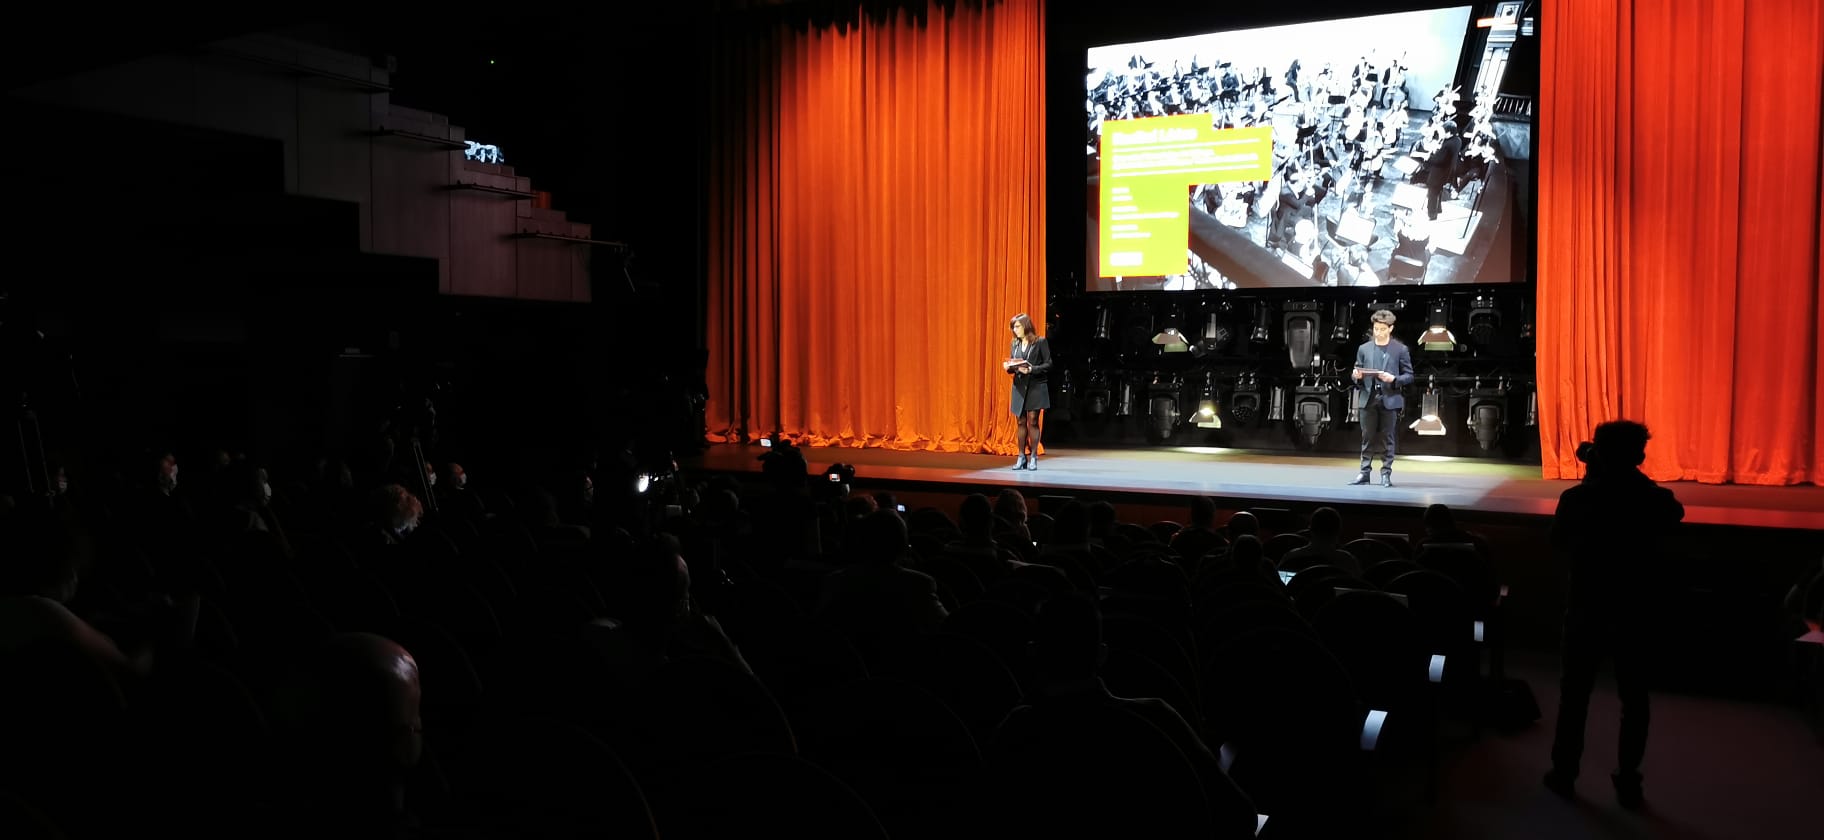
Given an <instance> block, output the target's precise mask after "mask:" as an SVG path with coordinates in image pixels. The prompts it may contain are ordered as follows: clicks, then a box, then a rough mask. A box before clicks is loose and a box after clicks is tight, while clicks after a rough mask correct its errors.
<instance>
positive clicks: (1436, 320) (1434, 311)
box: [1419, 300, 1457, 351]
mask: <svg viewBox="0 0 1824 840" xmlns="http://www.w3.org/2000/svg"><path fill="white" fill-rule="evenodd" d="M1429 324H1430V326H1428V327H1426V329H1425V334H1424V335H1421V336H1419V348H1420V349H1422V350H1444V351H1450V350H1455V349H1457V337H1456V336H1455V335H1452V334H1451V332H1450V301H1448V300H1440V301H1437V302H1436V303H1433V304H1432V305H1431V320H1430V321H1429Z"/></svg>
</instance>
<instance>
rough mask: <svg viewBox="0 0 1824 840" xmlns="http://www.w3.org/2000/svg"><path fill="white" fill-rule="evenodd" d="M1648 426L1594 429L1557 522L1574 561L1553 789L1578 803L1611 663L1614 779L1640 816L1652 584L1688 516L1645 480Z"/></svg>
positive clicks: (1555, 530) (1555, 532)
mask: <svg viewBox="0 0 1824 840" xmlns="http://www.w3.org/2000/svg"><path fill="white" fill-rule="evenodd" d="M1648 437H1649V435H1648V434H1647V427H1645V426H1643V425H1641V424H1639V423H1635V422H1632V421H1628V420H1615V421H1611V422H1608V423H1604V424H1602V425H1600V426H1597V427H1596V435H1595V443H1594V444H1593V445H1591V444H1587V443H1586V444H1583V445H1581V446H1579V447H1578V450H1577V457H1578V458H1579V459H1580V460H1583V461H1584V462H1586V463H1587V464H1589V469H1588V472H1587V474H1586V475H1585V477H1584V480H1583V483H1581V484H1579V485H1577V486H1576V487H1572V488H1570V489H1569V490H1566V491H1564V494H1563V495H1562V496H1559V498H1558V512H1557V514H1556V515H1555V517H1554V518H1553V520H1552V545H1553V547H1554V548H1556V549H1557V550H1558V551H1560V552H1562V553H1564V554H1565V555H1566V556H1567V557H1568V558H1569V560H1570V570H1571V578H1570V594H1569V599H1568V605H1567V607H1566V609H1565V620H1564V665H1563V668H1564V671H1563V675H1562V678H1561V683H1560V689H1559V696H1558V732H1557V735H1556V737H1555V738H1554V739H1553V740H1552V770H1551V772H1549V773H1547V774H1546V776H1545V785H1546V787H1548V788H1550V789H1551V790H1552V791H1553V792H1554V793H1557V794H1559V795H1560V796H1570V795H1571V794H1572V792H1573V790H1574V785H1575V784H1576V781H1577V771H1578V764H1579V762H1580V760H1581V759H1582V757H1583V730H1584V722H1585V719H1586V718H1587V717H1588V716H1589V707H1590V691H1591V689H1592V688H1593V687H1594V685H1595V682H1596V669H1597V667H1598V666H1599V665H1600V664H1601V662H1602V660H1603V658H1604V657H1608V658H1610V659H1612V660H1613V661H1614V664H1615V689H1616V692H1617V693H1618V694H1620V695H1621V744H1620V748H1619V752H1618V755H1617V764H1618V766H1617V767H1616V769H1615V773H1614V776H1613V779H1614V782H1615V796H1616V799H1617V800H1619V801H1620V803H1621V804H1622V805H1623V806H1624V807H1627V808H1639V807H1640V806H1641V805H1642V803H1643V797H1642V794H1641V778H1640V761H1641V757H1642V756H1643V755H1644V754H1645V753H1646V749H1647V717H1648V710H1647V686H1646V683H1645V679H1646V673H1645V662H1644V656H1643V654H1644V653H1645V648H1646V642H1647V633H1648V628H1649V627H1651V619H1650V615H1649V610H1650V609H1652V606H1653V605H1652V604H1651V603H1650V598H1651V593H1650V592H1649V591H1648V589H1647V587H1646V582H1647V581H1648V580H1649V579H1650V576H1651V574H1652V572H1653V564H1654V563H1655V562H1656V561H1657V560H1658V551H1656V549H1657V547H1658V546H1659V544H1660V542H1661V541H1662V540H1663V539H1664V538H1666V537H1667V536H1668V535H1669V533H1670V532H1671V530H1672V528H1673V526H1675V525H1676V524H1677V523H1678V522H1679V521H1680V520H1682V519H1684V517H1685V508H1684V506H1683V505H1681V504H1679V503H1678V499H1676V498H1675V497H1673V495H1672V491H1670V490H1667V489H1665V488H1664V487H1660V486H1659V485H1657V484H1655V483H1653V480H1652V479H1649V478H1647V477H1646V475H1644V474H1642V473H1641V471H1640V464H1641V462H1642V461H1644V460H1646V453H1647V438H1648Z"/></svg>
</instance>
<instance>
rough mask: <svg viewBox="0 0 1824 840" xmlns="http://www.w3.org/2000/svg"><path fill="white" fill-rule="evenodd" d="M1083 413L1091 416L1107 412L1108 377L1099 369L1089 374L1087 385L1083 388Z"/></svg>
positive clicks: (1098, 415) (1099, 415)
mask: <svg viewBox="0 0 1824 840" xmlns="http://www.w3.org/2000/svg"><path fill="white" fill-rule="evenodd" d="M1083 413H1085V414H1088V415H1089V416H1091V417H1101V416H1103V415H1105V414H1107V413H1108V377H1107V376H1105V375H1103V373H1102V372H1101V371H1099V370H1098V371H1093V372H1091V373H1090V374H1089V387H1087V388H1085V389H1084V390H1083Z"/></svg>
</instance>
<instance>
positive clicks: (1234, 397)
mask: <svg viewBox="0 0 1824 840" xmlns="http://www.w3.org/2000/svg"><path fill="white" fill-rule="evenodd" d="M1229 416H1230V417H1232V418H1234V419H1235V422H1237V423H1240V424H1241V425H1243V426H1247V425H1250V424H1252V423H1253V422H1254V421H1255V420H1256V419H1258V418H1259V417H1260V386H1259V383H1258V382H1257V381H1256V380H1255V379H1254V374H1251V373H1250V374H1244V375H1242V376H1240V377H1237V378H1236V380H1235V390H1234V392H1233V393H1231V394H1229Z"/></svg>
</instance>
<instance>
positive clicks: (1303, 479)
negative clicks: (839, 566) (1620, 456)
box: [690, 445, 1824, 529]
mask: <svg viewBox="0 0 1824 840" xmlns="http://www.w3.org/2000/svg"><path fill="white" fill-rule="evenodd" d="M765 451H766V450H764V449H762V448H760V447H758V446H734V445H719V446H712V447H710V448H709V450H708V451H706V452H705V453H704V454H703V455H701V456H699V457H698V458H695V459H691V460H690V465H691V466H695V467H697V468H700V469H705V470H709V471H712V472H758V471H759V469H760V464H759V462H758V461H757V460H756V459H757V457H758V456H759V455H760V454H762V453H763V452H765ZM805 457H806V460H807V461H809V463H810V466H811V469H813V470H818V471H821V470H823V469H824V468H825V467H828V466H829V465H830V464H831V463H834V462H843V463H848V464H853V465H854V466H855V468H856V476H857V483H858V484H861V485H864V486H875V485H886V486H891V487H899V488H903V489H907V490H911V489H925V490H933V491H957V490H961V491H963V492H974V490H975V489H976V488H981V487H994V488H999V487H1009V486H1013V487H1022V488H1027V489H1028V491H1029V492H1028V493H1027V495H1028V496H1032V495H1035V494H1042V493H1046V492H1057V493H1068V492H1071V491H1079V492H1083V491H1087V492H1100V493H1104V494H1109V495H1114V496H1123V497H1129V498H1133V497H1155V499H1157V497H1170V496H1184V495H1192V494H1203V495H1208V496H1214V497H1217V498H1218V499H1222V500H1233V501H1237V502H1248V503H1254V504H1262V503H1273V502H1284V503H1292V504H1297V505H1301V506H1302V505H1310V504H1334V505H1348V506H1352V507H1364V506H1365V507H1402V508H1414V507H1424V506H1425V505H1429V504H1434V503H1442V504H1446V505H1449V506H1451V507H1452V508H1455V509H1458V510H1463V511H1477V512H1480V513H1483V514H1510V515H1515V516H1519V517H1530V516H1549V515H1551V513H1552V511H1553V509H1554V508H1555V507H1556V505H1557V503H1558V494H1560V493H1562V492H1564V490H1565V488H1567V487H1570V486H1571V482H1569V481H1547V480H1545V479H1542V478H1540V477H1539V467H1538V466H1537V465H1532V464H1503V463H1491V462H1487V461H1478V460H1472V459H1462V458H1440V457H1427V456H1414V457H1410V458H1406V459H1402V460H1401V461H1399V462H1397V463H1396V464H1395V467H1394V476H1393V479H1394V486H1393V487H1391V488H1387V487H1381V486H1380V485H1379V484H1378V483H1375V484H1370V485H1368V486H1365V487H1353V486H1349V484H1348V482H1349V481H1350V480H1352V479H1353V478H1354V477H1355V460H1354V459H1353V458H1349V457H1346V456H1345V457H1334V456H1310V455H1299V454H1294V453H1282V452H1258V451H1247V450H1234V449H1212V448H1206V447H1172V448H1160V449H1099V450H1092V449H1054V450H1051V451H1050V452H1049V453H1047V454H1046V455H1044V456H1041V457H1040V459H1039V469H1038V470H1036V471H1025V470H1019V471H1016V470H1011V469H1008V467H1009V466H1010V465H1011V464H1012V462H1013V459H1012V458H1010V457H1005V456H1000V455H963V454H955V453H945V452H902V451H895V450H886V449H838V448H807V449H806V450H805ZM1378 480H1379V479H1378V476H1377V477H1376V481H1377V482H1378ZM1667 486H1669V487H1670V488H1671V489H1672V490H1673V492H1675V493H1677V494H1678V498H1679V500H1680V501H1681V502H1683V503H1684V505H1685V521H1686V522H1688V523H1698V524H1711V525H1739V526H1748V527H1759V528H1812V529H1824V488H1820V487H1815V486H1811V485H1805V486H1798V487H1753V486H1737V485H1722V486H1718V485H1708V484H1697V483H1694V482H1675V483H1672V484H1669V485H1667Z"/></svg>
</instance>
